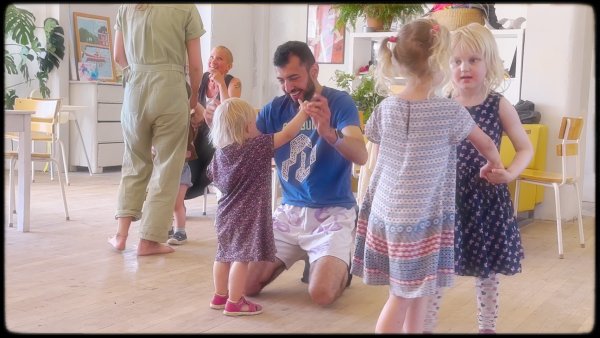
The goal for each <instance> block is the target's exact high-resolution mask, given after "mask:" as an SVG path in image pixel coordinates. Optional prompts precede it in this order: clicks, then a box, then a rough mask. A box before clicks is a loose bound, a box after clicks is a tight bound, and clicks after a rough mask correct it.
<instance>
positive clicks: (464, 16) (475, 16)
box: [429, 8, 485, 31]
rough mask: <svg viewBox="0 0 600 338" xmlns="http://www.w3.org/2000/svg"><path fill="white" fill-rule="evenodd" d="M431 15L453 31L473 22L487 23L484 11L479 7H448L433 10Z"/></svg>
mask: <svg viewBox="0 0 600 338" xmlns="http://www.w3.org/2000/svg"><path fill="white" fill-rule="evenodd" d="M429 16H430V18H432V19H434V20H435V21H437V22H438V23H439V24H440V25H443V26H445V27H446V28H448V29H449V30H451V31H453V30H455V29H457V28H459V27H462V26H465V25H468V24H470V23H473V22H477V23H479V24H482V25H483V24H484V23H485V20H484V19H485V18H484V15H483V11H482V10H480V9H477V8H448V9H444V10H441V11H437V12H432V13H431V14H430V15H429Z"/></svg>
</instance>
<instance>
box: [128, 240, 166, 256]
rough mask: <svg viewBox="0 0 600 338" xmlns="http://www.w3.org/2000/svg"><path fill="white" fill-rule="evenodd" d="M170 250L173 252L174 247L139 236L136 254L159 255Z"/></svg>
mask: <svg viewBox="0 0 600 338" xmlns="http://www.w3.org/2000/svg"><path fill="white" fill-rule="evenodd" d="M171 252H175V249H173V248H171V247H170V246H167V245H164V244H161V243H158V242H154V241H149V240H146V239H141V238H140V244H138V249H137V254H138V256H149V255H160V254H168V253H171Z"/></svg>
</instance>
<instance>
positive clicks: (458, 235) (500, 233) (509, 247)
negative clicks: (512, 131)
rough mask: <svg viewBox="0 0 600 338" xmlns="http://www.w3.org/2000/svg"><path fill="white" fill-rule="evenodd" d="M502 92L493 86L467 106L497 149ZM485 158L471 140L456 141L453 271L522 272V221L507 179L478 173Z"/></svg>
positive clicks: (472, 273)
mask: <svg viewBox="0 0 600 338" xmlns="http://www.w3.org/2000/svg"><path fill="white" fill-rule="evenodd" d="M501 98H502V95H500V94H498V93H496V92H492V93H490V95H489V96H488V97H487V98H486V99H485V101H484V102H483V103H482V104H480V105H477V106H473V107H466V108H467V110H468V111H469V113H470V114H471V116H472V117H473V120H475V122H476V123H477V125H478V126H479V128H481V130H483V131H484V132H485V133H486V134H488V136H489V137H490V138H491V139H492V140H494V142H495V143H496V146H497V147H498V149H499V148H500V140H501V137H502V124H501V123H500V116H499V114H498V110H499V105H500V99H501ZM485 163H487V161H486V159H485V158H484V157H483V156H481V155H480V154H479V153H478V152H477V150H476V149H475V147H474V146H473V144H471V142H470V141H469V140H463V141H462V143H461V144H460V146H459V147H458V161H457V168H456V232H455V234H454V244H455V247H454V256H455V259H456V264H455V271H456V274H457V275H461V276H475V277H488V276H489V274H490V273H492V272H494V273H501V274H504V275H514V274H515V273H518V272H521V259H522V258H524V255H523V247H522V246H521V235H520V233H519V227H518V225H517V222H516V220H515V218H514V216H513V210H514V209H513V203H512V201H511V197H510V193H509V191H508V185H506V184H496V185H494V184H491V183H489V182H487V181H486V180H484V179H482V178H480V177H479V168H481V167H482V166H483V165H484V164H485Z"/></svg>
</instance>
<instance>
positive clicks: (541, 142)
mask: <svg viewBox="0 0 600 338" xmlns="http://www.w3.org/2000/svg"><path fill="white" fill-rule="evenodd" d="M523 128H524V129H525V133H527V136H529V140H530V141H531V144H532V145H533V158H532V159H531V162H530V163H529V166H527V168H528V169H535V170H545V169H546V150H547V147H548V127H547V126H546V125H543V124H524V125H523ZM514 156H515V148H514V147H513V145H512V143H511V142H510V139H509V138H508V136H506V135H502V140H501V141H500V157H501V158H502V163H503V164H504V166H508V165H510V163H511V162H512V160H513V157H514ZM508 190H509V191H510V195H511V198H512V200H513V201H514V193H515V182H514V181H513V182H511V183H509V185H508ZM520 190H521V193H520V194H519V196H520V197H519V208H518V209H517V211H518V212H522V211H530V210H533V209H534V208H535V206H536V204H538V203H541V202H542V201H543V200H544V187H543V186H539V185H533V184H527V183H522V184H521V187H520Z"/></svg>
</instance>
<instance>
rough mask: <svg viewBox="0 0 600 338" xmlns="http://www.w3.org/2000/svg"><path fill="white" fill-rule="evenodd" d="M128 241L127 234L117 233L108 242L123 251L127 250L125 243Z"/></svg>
mask: <svg viewBox="0 0 600 338" xmlns="http://www.w3.org/2000/svg"><path fill="white" fill-rule="evenodd" d="M126 242H127V235H121V234H119V233H117V234H116V235H114V236H112V237H110V238H109V239H108V243H109V244H110V245H112V246H113V248H115V250H118V251H123V250H125V243H126Z"/></svg>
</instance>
